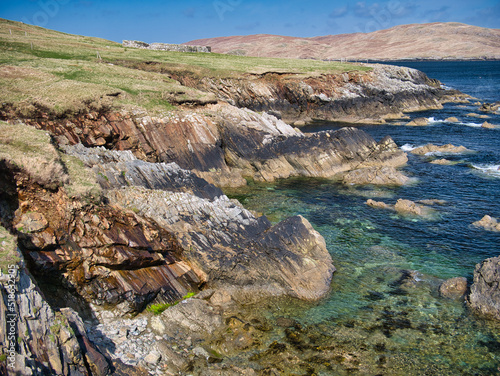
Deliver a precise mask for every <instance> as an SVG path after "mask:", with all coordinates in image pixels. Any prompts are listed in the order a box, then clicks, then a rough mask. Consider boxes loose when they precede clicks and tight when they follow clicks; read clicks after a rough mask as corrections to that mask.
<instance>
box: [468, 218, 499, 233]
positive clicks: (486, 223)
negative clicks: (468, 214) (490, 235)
mask: <svg viewBox="0 0 500 376" xmlns="http://www.w3.org/2000/svg"><path fill="white" fill-rule="evenodd" d="M472 225H473V226H474V227H481V228H484V229H485V230H488V231H495V232H499V231H500V222H498V220H497V219H496V218H493V217H490V216H489V215H485V216H484V217H483V218H481V219H480V220H479V221H476V222H474V223H473V224H472Z"/></svg>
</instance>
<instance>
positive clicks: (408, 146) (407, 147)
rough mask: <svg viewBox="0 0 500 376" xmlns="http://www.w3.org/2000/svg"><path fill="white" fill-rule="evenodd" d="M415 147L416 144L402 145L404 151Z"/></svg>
mask: <svg viewBox="0 0 500 376" xmlns="http://www.w3.org/2000/svg"><path fill="white" fill-rule="evenodd" d="M415 148H416V146H413V145H411V144H404V145H403V146H401V150H403V151H412V150H413V149H415Z"/></svg>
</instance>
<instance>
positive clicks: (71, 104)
mask: <svg viewBox="0 0 500 376" xmlns="http://www.w3.org/2000/svg"><path fill="white" fill-rule="evenodd" d="M119 61H126V62H128V63H135V62H144V61H153V62H158V63H161V65H162V68H163V71H166V72H167V73H168V72H169V71H171V72H176V73H179V72H185V73H186V74H189V75H191V76H193V77H195V78H196V77H206V76H210V77H219V78H224V77H235V76H236V77H238V76H242V75H245V74H247V73H255V74H262V73H265V72H290V73H295V74H297V75H318V74H325V73H340V72H344V71H353V70H366V69H367V68H365V67H361V66H356V65H350V64H342V63H338V62H337V63H335V62H323V61H316V60H296V59H273V58H256V57H242V56H230V55H221V54H201V53H180V52H164V51H150V50H140V49H134V48H124V47H122V45H121V44H118V43H115V42H111V41H107V40H104V39H99V38H90V37H84V36H78V35H70V34H65V33H60V32H57V31H52V30H47V29H43V28H40V27H36V26H31V25H26V24H22V23H19V22H14V21H8V20H4V19H0V103H13V104H14V105H15V106H16V108H18V109H19V110H20V111H21V112H24V114H25V115H26V116H29V114H30V113H32V111H33V109H34V107H33V104H37V105H39V106H43V107H46V108H48V109H50V110H51V111H53V112H54V113H56V114H64V113H71V112H78V111H79V110H81V109H83V108H84V107H88V106H94V107H96V108H99V107H103V106H111V105H113V106H117V107H131V108H134V107H140V108H143V109H146V110H148V111H152V112H163V111H170V110H172V109H173V106H172V105H171V104H170V103H169V101H170V102H174V103H175V102H179V101H189V100H193V101H198V102H201V103H203V102H204V101H210V100H213V99H214V97H213V95H212V94H208V93H204V92H201V91H198V90H195V89H192V88H187V87H185V86H182V85H180V84H179V83H178V82H177V81H175V80H172V79H170V78H169V77H168V75H165V74H159V73H154V72H145V71H141V70H137V69H130V68H126V67H125V66H122V65H117V64H111V63H116V62H119ZM118 92H119V93H121V94H120V95H118V96H117V97H114V96H112V95H110V94H116V93H118ZM106 94H108V95H106Z"/></svg>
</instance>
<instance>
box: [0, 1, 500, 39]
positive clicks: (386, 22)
mask: <svg viewBox="0 0 500 376" xmlns="http://www.w3.org/2000/svg"><path fill="white" fill-rule="evenodd" d="M0 17H2V18H7V19H10V20H15V21H23V22H26V23H30V24H35V25H38V26H43V27H47V28H50V29H55V30H58V31H64V32H67V33H71V34H80V35H86V36H95V37H101V38H105V39H110V40H114V41H117V42H121V41H122V40H123V39H135V40H142V41H144V42H150V43H151V42H167V43H168V42H169V43H182V42H187V41H190V40H193V39H199V38H209V37H219V36H229V35H248V34H279V35H291V36H300V37H312V36H319V35H328V34H341V33H354V32H371V31H375V30H380V29H386V28H389V27H392V26H395V25H401V24H408V23H425V22H449V21H456V22H463V23H467V24H471V25H477V26H483V27H491V28H500V1H498V0H475V1H471V0H418V1H417V0H415V1H413V0H412V1H403V0H387V1H384V0H365V1H346V0H337V1H308V2H304V1H295V0H286V1H282V0H280V1H255V0H203V1H200V0H185V1H175V2H173V1H166V0H164V1H159V0H153V1H135V0H110V1H105V0H100V1H99V0H14V1H0Z"/></svg>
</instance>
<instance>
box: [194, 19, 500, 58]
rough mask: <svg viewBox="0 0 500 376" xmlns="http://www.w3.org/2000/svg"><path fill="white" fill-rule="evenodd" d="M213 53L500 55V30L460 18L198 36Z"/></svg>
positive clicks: (405, 55)
mask: <svg viewBox="0 0 500 376" xmlns="http://www.w3.org/2000/svg"><path fill="white" fill-rule="evenodd" d="M185 44H188V45H206V46H211V47H212V52H218V53H229V54H237V55H247V56H267V57H288V58H313V59H342V58H343V59H346V58H347V59H350V60H353V59H358V60H361V59H371V60H399V59H500V29H487V28H483V27H478V26H470V25H466V24H462V23H457V22H447V23H428V24H411V25H401V26H395V27H392V28H390V29H386V30H379V31H374V32H372V33H355V34H340V35H327V36H323V37H314V38H299V37H287V36H279V35H268V34H257V35H248V36H231V37H220V38H208V39H198V40H194V41H191V42H188V43H185Z"/></svg>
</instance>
